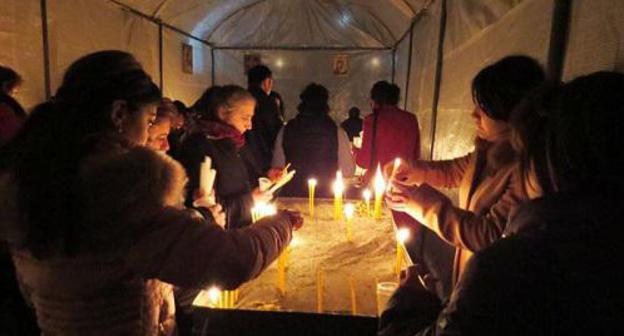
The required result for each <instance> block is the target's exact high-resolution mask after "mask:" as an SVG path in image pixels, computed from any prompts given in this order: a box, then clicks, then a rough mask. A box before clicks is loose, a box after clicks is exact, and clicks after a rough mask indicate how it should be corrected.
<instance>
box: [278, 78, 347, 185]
mask: <svg viewBox="0 0 624 336" xmlns="http://www.w3.org/2000/svg"><path fill="white" fill-rule="evenodd" d="M328 97H329V93H328V91H327V89H325V88H324V87H322V86H320V85H316V84H311V85H309V86H308V87H307V88H306V89H305V90H304V91H303V92H302V93H301V95H300V98H301V101H302V102H301V104H299V107H298V108H299V114H298V115H297V117H296V118H295V119H293V120H291V121H289V122H288V124H287V125H286V127H285V128H284V134H283V139H282V147H283V150H284V156H285V160H286V162H288V163H291V165H292V169H294V170H296V171H297V173H296V174H295V177H294V178H293V180H292V181H291V182H290V183H288V184H287V185H286V186H285V187H284V190H283V195H287V196H299V197H305V196H306V195H307V193H308V189H307V183H306V181H307V179H308V178H312V177H314V178H316V179H317V180H319V181H330V180H331V179H332V176H334V175H335V174H336V170H337V169H338V133H337V131H338V127H337V126H336V123H335V122H334V121H333V120H332V119H331V118H330V117H329V116H328V115H327V112H328V111H329V106H328V105H327V100H328ZM323 185H328V183H323ZM318 195H319V196H320V197H327V196H329V195H330V190H329V188H322V187H321V188H319V189H318Z"/></svg>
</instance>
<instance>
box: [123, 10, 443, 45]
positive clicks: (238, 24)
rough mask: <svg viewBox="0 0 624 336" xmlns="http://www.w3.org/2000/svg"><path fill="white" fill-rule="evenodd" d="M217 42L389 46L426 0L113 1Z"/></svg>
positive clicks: (396, 39) (224, 43)
mask: <svg viewBox="0 0 624 336" xmlns="http://www.w3.org/2000/svg"><path fill="white" fill-rule="evenodd" d="M114 2H117V3H121V4H123V5H126V6H128V7H130V8H133V9H135V10H137V11H139V12H141V13H143V14H146V15H147V16H150V17H153V18H155V19H159V20H161V21H162V22H164V23H167V24H169V25H171V26H174V27H176V28H179V29H181V30H183V31H186V32H188V33H190V34H192V35H194V36H196V37H199V38H201V39H203V40H206V41H208V42H210V43H211V44H213V45H214V46H216V47H235V48H246V47H260V48H271V47H281V48H284V47H286V48H315V47H320V48H327V47H331V48H391V47H393V46H394V45H395V44H396V43H397V41H398V40H399V39H400V38H401V37H402V36H403V35H404V33H405V32H406V31H407V30H408V29H409V26H410V23H411V21H412V19H413V18H414V17H415V16H416V15H417V14H418V13H420V12H421V11H422V10H423V9H425V8H426V7H427V5H428V4H429V3H430V2H431V0H118V1H114Z"/></svg>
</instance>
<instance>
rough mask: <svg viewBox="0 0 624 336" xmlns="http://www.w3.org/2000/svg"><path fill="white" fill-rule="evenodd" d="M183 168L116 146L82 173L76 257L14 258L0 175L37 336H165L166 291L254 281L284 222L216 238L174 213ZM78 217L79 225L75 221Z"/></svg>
mask: <svg viewBox="0 0 624 336" xmlns="http://www.w3.org/2000/svg"><path fill="white" fill-rule="evenodd" d="M185 181H186V176H185V174H184V170H183V168H182V167H181V166H180V165H179V164H178V163H176V162H175V161H173V160H172V159H169V158H168V157H166V156H165V155H161V154H159V153H156V152H154V151H152V150H149V149H147V148H140V147H127V146H124V145H119V146H117V145H114V146H112V147H109V148H108V150H105V151H103V152H102V153H99V154H97V155H91V156H90V157H88V158H87V159H86V160H84V161H83V164H82V166H81V168H80V175H79V176H78V180H77V182H76V183H77V185H76V186H75V187H76V190H77V193H78V195H77V196H78V197H80V199H81V200H82V202H81V209H80V212H81V215H82V219H81V221H82V222H81V223H80V224H79V225H77V226H76V227H80V228H81V229H82V230H81V231H76V233H78V234H79V235H80V236H79V237H77V238H76V241H78V242H80V244H79V246H74V247H75V248H76V249H77V250H78V252H77V253H76V255H74V256H66V255H64V254H58V253H57V254H53V255H51V256H48V257H47V258H45V259H37V258H35V257H33V256H32V255H31V254H30V253H29V251H28V250H25V249H19V246H20V243H21V240H22V239H23V232H21V230H20V226H17V225H16V222H17V221H18V220H19V218H21V216H24V215H27V214H22V213H20V211H19V208H18V205H17V202H16V199H17V197H16V195H17V192H18V188H19V186H18V185H17V184H16V183H15V181H14V179H13V174H12V173H10V172H4V173H3V174H0V237H1V238H4V239H7V240H8V241H9V242H10V243H11V244H12V246H13V247H14V249H13V261H14V263H15V266H16V269H17V274H18V278H19V279H20V281H21V284H22V287H23V288H24V289H25V290H26V292H27V293H28V295H29V297H30V298H31V301H32V302H33V304H34V306H35V309H36V312H37V319H38V323H39V325H40V327H41V329H42V332H43V334H44V335H171V334H173V333H174V331H175V321H174V317H173V314H174V308H173V307H174V306H173V291H172V286H171V285H177V286H181V287H185V288H202V287H205V286H210V285H219V286H221V287H222V288H235V287H237V286H239V285H240V284H242V283H243V282H245V281H248V280H250V279H252V278H254V277H256V276H258V275H259V274H260V272H262V270H264V269H265V268H266V267H267V266H268V265H269V264H270V263H271V262H272V261H273V260H274V259H275V258H276V257H277V256H278V254H279V252H280V251H281V250H282V249H283V247H285V246H286V244H287V243H288V241H289V240H290V238H291V235H292V224H291V223H290V220H289V219H288V218H287V215H283V214H280V215H278V216H276V217H273V218H267V219H266V220H261V221H259V222H258V223H256V225H254V226H253V227H249V228H245V229H241V230H233V231H224V230H223V229H221V228H220V227H219V226H217V225H215V224H213V223H212V222H210V221H206V220H204V219H202V218H200V217H198V216H197V215H196V214H195V213H194V212H192V211H188V210H182V209H179V208H178V207H177V206H176V205H177V204H179V202H180V201H181V200H182V192H183V188H184V182H185ZM76 217H78V216H76Z"/></svg>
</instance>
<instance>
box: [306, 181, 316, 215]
mask: <svg viewBox="0 0 624 336" xmlns="http://www.w3.org/2000/svg"><path fill="white" fill-rule="evenodd" d="M316 183H317V181H316V179H313V178H311V179H309V180H308V212H309V214H310V218H314V190H315V188H316Z"/></svg>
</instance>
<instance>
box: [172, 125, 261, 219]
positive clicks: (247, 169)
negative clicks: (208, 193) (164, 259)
mask: <svg viewBox="0 0 624 336" xmlns="http://www.w3.org/2000/svg"><path fill="white" fill-rule="evenodd" d="M206 156H209V157H210V158H211V159H212V166H213V169H216V171H217V177H216V180H215V191H216V196H217V202H219V203H220V204H221V205H222V206H223V208H224V211H225V215H226V228H228V229H233V228H238V227H243V226H247V225H249V224H251V208H253V199H252V197H251V191H252V190H253V189H254V188H256V187H257V186H258V178H259V177H261V176H263V174H262V169H261V167H260V165H259V164H258V161H257V158H256V157H255V156H254V153H253V152H252V151H251V150H250V147H249V145H248V144H246V145H244V146H243V147H242V148H241V149H240V150H237V149H236V147H235V145H234V143H233V142H232V141H231V140H229V139H212V138H210V137H209V136H207V135H205V134H204V133H202V132H199V133H195V134H193V135H191V136H189V137H188V138H187V139H186V140H185V141H184V143H183V144H182V147H181V148H180V154H179V156H178V157H177V159H178V161H180V162H181V163H182V165H183V166H184V168H185V169H186V172H187V174H188V176H189V183H188V188H187V197H186V204H187V205H189V206H190V204H192V203H193V192H194V191H195V190H196V189H197V188H198V187H199V169H200V166H201V163H202V162H203V161H204V157H206Z"/></svg>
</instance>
